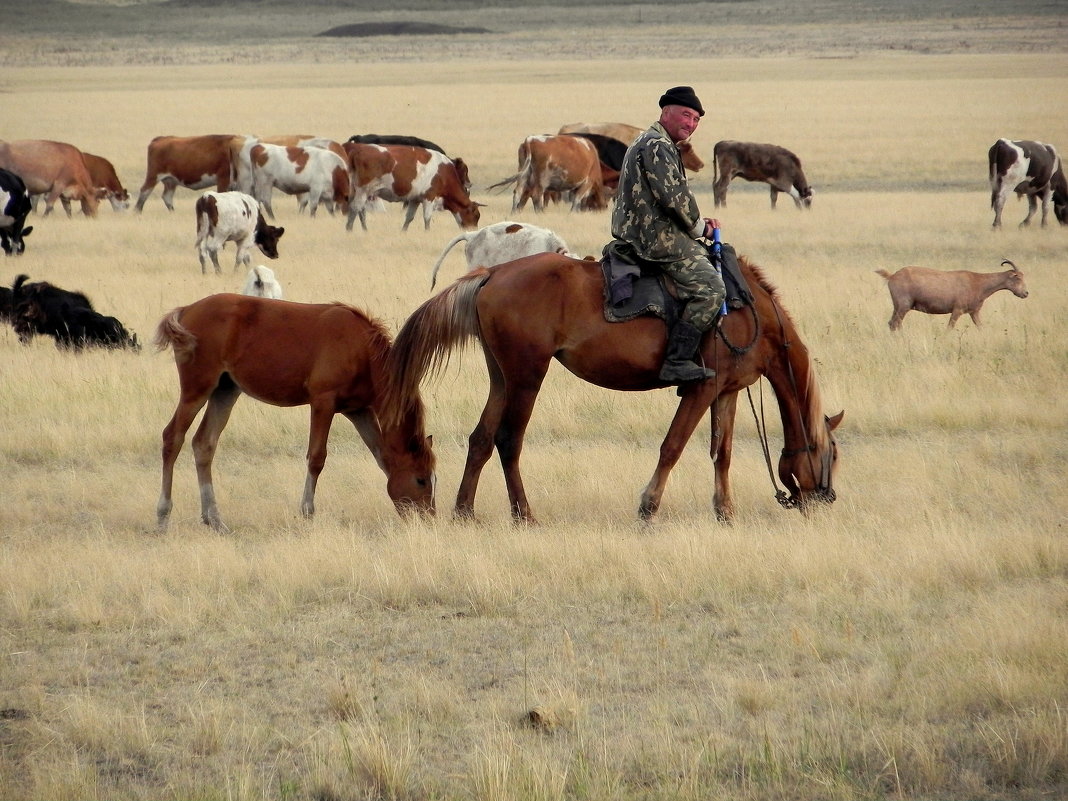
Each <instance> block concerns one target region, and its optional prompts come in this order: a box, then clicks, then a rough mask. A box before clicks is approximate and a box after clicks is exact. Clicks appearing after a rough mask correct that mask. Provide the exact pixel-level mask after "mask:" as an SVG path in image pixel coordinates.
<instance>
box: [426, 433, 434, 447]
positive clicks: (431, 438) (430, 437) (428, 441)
mask: <svg viewBox="0 0 1068 801" xmlns="http://www.w3.org/2000/svg"><path fill="white" fill-rule="evenodd" d="M426 447H427V448H428V449H431V450H432V449H433V448H434V435H433V434H427V435H426Z"/></svg>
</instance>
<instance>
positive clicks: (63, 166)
mask: <svg viewBox="0 0 1068 801" xmlns="http://www.w3.org/2000/svg"><path fill="white" fill-rule="evenodd" d="M0 168H3V169H5V170H10V171H11V172H13V173H15V174H16V175H18V176H19V177H20V178H21V179H22V181H23V183H25V184H26V191H27V192H29V194H30V195H31V196H33V195H44V196H45V215H46V216H47V215H48V214H51V213H52V209H53V207H54V206H55V205H56V201H57V200H60V199H63V207H64V208H65V209H66V211H67V215H68V216H70V201H72V200H76V201H78V202H79V203H80V204H81V207H82V213H83V214H85V216H86V217H95V216H96V210H97V206H98V205H99V200H98V199H97V192H96V189H95V188H94V187H93V180H92V178H91V177H90V175H89V170H88V168H86V166H85V159H84V158H83V156H82V151H80V150H79V149H78V148H76V147H75V146H74V145H71V144H68V143H67V142H53V141H51V140H47V139H20V140H17V141H14V142H0Z"/></svg>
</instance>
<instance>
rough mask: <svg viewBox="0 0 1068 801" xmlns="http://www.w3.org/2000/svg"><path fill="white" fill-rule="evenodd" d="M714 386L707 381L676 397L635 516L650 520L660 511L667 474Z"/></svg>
mask: <svg viewBox="0 0 1068 801" xmlns="http://www.w3.org/2000/svg"><path fill="white" fill-rule="evenodd" d="M716 390H717V383H716V382H711V381H706V382H703V383H702V384H701V385H699V386H694V387H692V388H691V389H689V390H687V391H685V394H684V395H683V396H682V400H680V401H679V407H678V409H676V410H675V416H674V418H672V420H671V426H670V427H669V428H668V432H667V434H666V435H665V436H664V441H663V442H662V443H661V445H660V460H659V461H658V462H657V465H656V469H655V470H654V471H653V476H652V478H650V479H649V483H648V484H646V485H645V489H644V490H642V496H641V501H640V502H639V504H638V516H639V517H640V518H641V519H642V520H651V519H652V518H653V517H655V516H656V513H657V511H659V509H660V500H661V498H663V496H664V489H665V487H667V480H668V476H669V475H670V474H671V470H672V468H673V467H675V465H676V464H677V463H678V461H679V458H680V457H681V456H682V451H683V449H684V448H685V447H686V443H687V442H689V440H690V437H691V436H692V435H693V430H694V429H695V428H697V424H698V423H699V422H701V418H702V417H704V415H705V412H706V411H708V407H709V404H711V402H712V398H713V397H714V396H715V392H716Z"/></svg>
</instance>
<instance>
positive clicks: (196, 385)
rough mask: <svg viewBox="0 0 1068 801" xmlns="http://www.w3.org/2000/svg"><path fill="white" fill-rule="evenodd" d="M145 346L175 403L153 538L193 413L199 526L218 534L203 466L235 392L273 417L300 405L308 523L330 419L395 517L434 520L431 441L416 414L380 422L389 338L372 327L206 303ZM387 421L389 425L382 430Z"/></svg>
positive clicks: (410, 405)
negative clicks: (174, 374) (366, 456)
mask: <svg viewBox="0 0 1068 801" xmlns="http://www.w3.org/2000/svg"><path fill="white" fill-rule="evenodd" d="M155 342H156V346H157V347H158V348H159V349H160V350H165V349H166V348H167V346H171V347H173V348H174V360H175V363H176V364H177V366H178V381H179V385H180V389H181V394H180V397H179V400H178V408H177V409H175V411H174V416H173V417H172V418H171V421H170V422H169V423H168V424H167V427H166V428H164V429H163V489H162V492H161V494H160V498H159V503H158V505H157V507H156V514H157V517H158V521H159V528H160V530H161V531H164V530H166V528H167V520H168V518H169V516H170V513H171V506H172V502H171V484H172V481H173V478H174V462H175V460H176V459H177V458H178V452H179V451H180V450H181V448H182V442H183V441H184V439H185V433H186V431H188V430H189V426H190V425H192V423H193V418H195V417H196V416H197V413H198V412H199V411H200V409H201V408H202V407H203V406H204V404H205V403H206V404H207V410H206V411H205V412H204V419H203V420H202V421H201V423H200V427H199V428H198V429H197V432H196V434H195V435H194V436H193V453H194V457H195V460H196V467H197V478H198V480H199V484H200V506H201V511H200V514H201V519H202V520H203V521H204V522H205V523H206V524H208V525H209V526H211V527H212V528H215V529H225V526H224V525H223V522H222V519H221V518H220V517H219V509H218V507H217V506H216V503H215V490H214V488H213V487H212V479H211V463H212V459H213V457H214V456H215V447H216V445H218V442H219V435H220V434H221V433H222V430H223V428H225V427H226V422H227V420H229V418H230V412H231V411H232V410H233V408H234V404H235V403H236V402H237V399H238V398H239V397H240V396H241V393H246V394H248V395H250V396H252V397H253V398H256V399H257V400H260V401H263V402H264V403H270V404H273V405H274V406H303V405H309V406H311V431H310V433H309V435H308V476H307V480H306V481H305V483H304V496H303V498H302V500H301V503H300V510H301V512H302V514H303V515H304V516H305V517H311V516H312V515H313V514H314V513H315V485H316V483H317V481H318V479H319V474H320V473H321V472H322V470H323V464H324V463H325V462H326V442H327V438H328V437H329V434H330V424H331V422H332V421H333V418H334V415H335V414H341V415H344V416H345V417H347V418H348V419H349V421H351V422H352V424H353V425H354V426H356V430H357V431H358V432H359V434H360V437H361V438H362V439H363V441H364V443H365V444H366V445H367V447H368V448H369V449H370V451H371V453H372V454H373V455H374V457H375V461H376V462H377V463H378V466H379V467H380V468H382V471H383V472H384V473H385V474H386V491H387V492H388V493H389V497H390V498H392V499H393V503H394V505H395V506H396V507H397V510H398V511H399V512H400V513H401V514H407V512H408V511H409V510H411V509H415V510H418V511H420V512H424V513H428V514H433V513H434V453H433V450H432V445H433V443H432V438H431V437H427V436H425V435H424V434H423V404H422V401H421V400H420V399H419V397H418V395H417V394H416V395H414V396H411V397H408V398H406V399H405V400H406V405H405V409H404V411H403V413H400V414H384V412H386V411H388V410H387V409H386V408H385V407H384V406H383V403H384V397H383V392H384V389H385V387H386V386H387V383H388V382H387V380H386V374H385V369H386V364H385V362H386V355H387V354H388V352H389V349H390V339H389V335H388V334H387V333H386V331H385V329H384V328H383V326H382V324H381V323H380V322H378V321H376V320H373V319H371V318H369V317H368V316H367V315H366V314H364V313H363V312H361V311H359V310H358V309H354V308H352V307H351V306H345V305H343V304H340V303H320V304H308V303H291V302H289V301H284V300H268V299H266V298H257V297H249V296H247V295H231V294H222V295H211V296H210V297H206V298H204V299H202V300H198V301H197V302H196V303H192V304H190V305H189V306H183V307H181V308H178V309H175V310H174V311H172V312H170V313H169V314H167V315H166V316H165V317H164V318H163V319H162V320H161V321H160V323H159V327H158V328H157V330H156V339H155ZM386 419H388V421H389V422H385V420H386Z"/></svg>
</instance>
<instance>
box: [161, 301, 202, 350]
mask: <svg viewBox="0 0 1068 801" xmlns="http://www.w3.org/2000/svg"><path fill="white" fill-rule="evenodd" d="M183 311H185V307H184V306H179V307H178V308H177V309H174V310H172V311H170V312H167V314H165V315H164V316H163V319H162V320H160V321H159V325H158V326H156V336H155V337H154V338H153V340H152V342H153V344H155V346H156V350H157V351H163V350H166V349H167V348H168V347H171V348H173V349H174V360H175V361H176V362H178V363H181V362H186V361H189V360H190V359H191V358H193V353H194V351H196V347H197V338H196V337H195V336H193V332H192V331H190V330H189V329H188V328H186V327H185V326H184V325H182V323H181V322H180V318H181V316H182V312H183Z"/></svg>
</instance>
